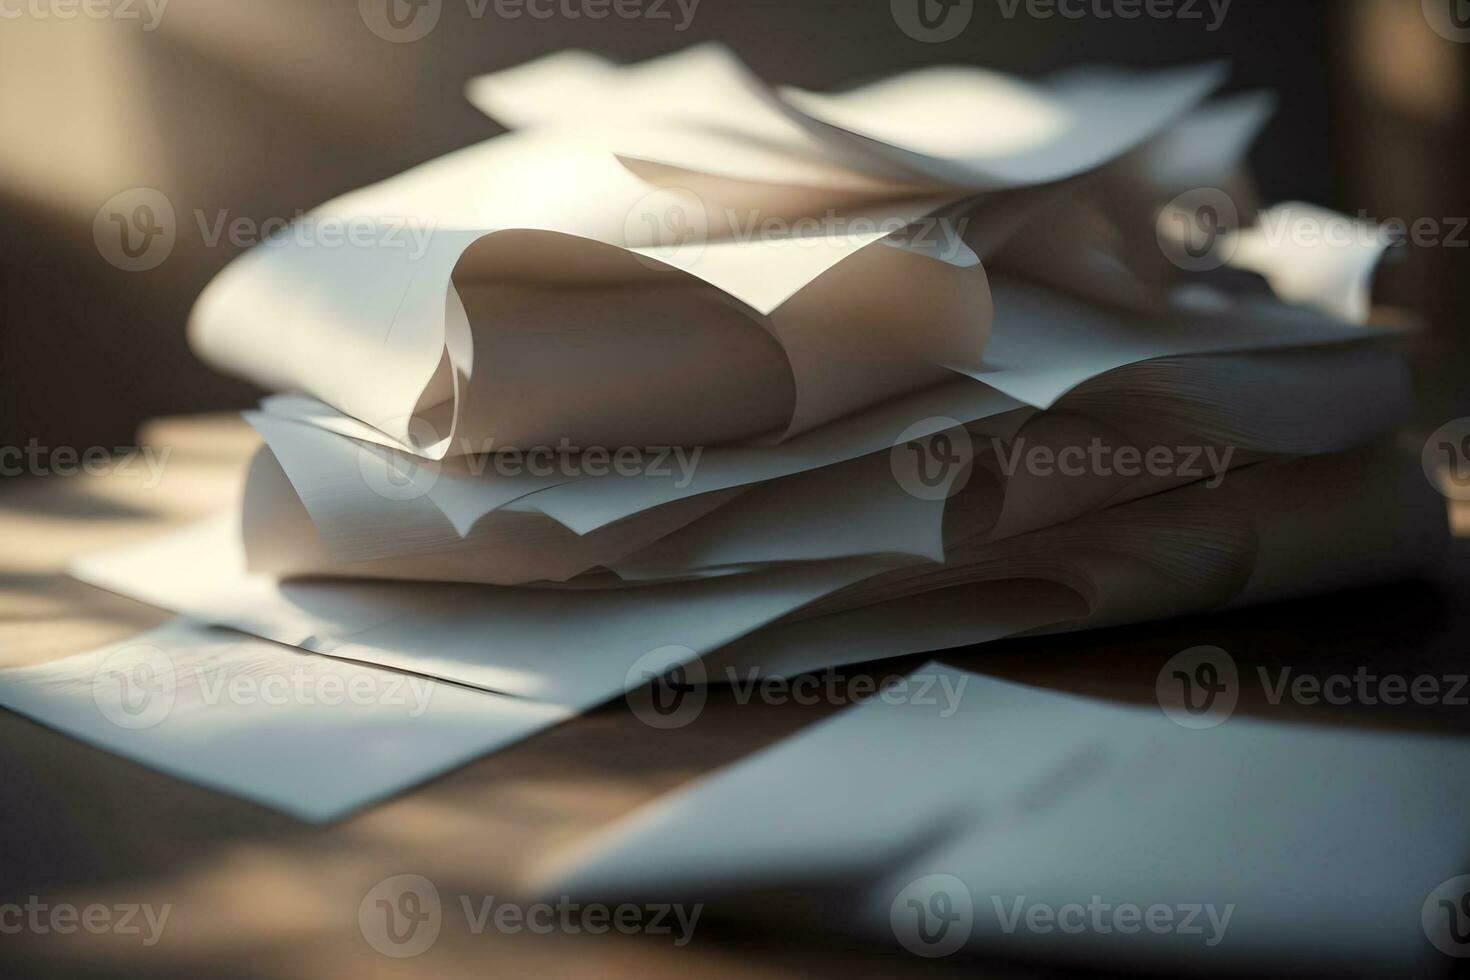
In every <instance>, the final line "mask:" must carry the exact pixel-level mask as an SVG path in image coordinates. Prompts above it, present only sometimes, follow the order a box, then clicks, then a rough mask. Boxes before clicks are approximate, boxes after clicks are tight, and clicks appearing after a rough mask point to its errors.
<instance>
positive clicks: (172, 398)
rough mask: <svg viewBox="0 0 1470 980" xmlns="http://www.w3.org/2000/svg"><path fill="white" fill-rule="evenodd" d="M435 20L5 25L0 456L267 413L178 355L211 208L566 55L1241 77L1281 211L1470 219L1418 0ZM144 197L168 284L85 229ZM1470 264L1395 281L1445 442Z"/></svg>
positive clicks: (431, 143)
mask: <svg viewBox="0 0 1470 980" xmlns="http://www.w3.org/2000/svg"><path fill="white" fill-rule="evenodd" d="M139 2H141V0H139ZM443 2H444V9H443V15H442V18H441V20H440V22H439V25H438V27H437V28H436V29H435V30H434V31H433V32H432V33H431V34H430V35H429V36H428V37H427V38H425V39H423V40H421V41H417V42H414V43H408V44H394V43H389V42H387V41H384V40H382V39H380V38H379V37H377V36H376V35H374V34H373V33H372V32H370V31H369V30H368V28H367V27H366V26H365V23H364V21H363V19H362V18H361V16H360V14H359V8H358V2H357V0H171V2H170V3H169V4H168V6H167V8H166V9H165V12H164V15H163V17H162V20H161V24H160V27H159V28H158V29H157V30H156V31H153V32H145V31H143V30H142V27H141V26H140V24H139V22H137V21H133V22H126V21H103V22H87V21H82V20H74V21H67V22H60V21H55V20H52V21H47V22H41V21H36V20H34V19H25V18H21V19H13V20H0V134H3V135H0V445H20V444H24V443H25V441H26V440H27V439H30V438H34V439H37V440H38V441H39V442H41V443H42V444H43V445H49V446H60V445H74V446H78V447H86V446H90V445H105V446H112V445H122V444H127V443H129V442H130V441H131V440H132V438H133V434H134V432H135V431H136V429H137V426H138V425H139V423H140V422H141V421H142V420H143V419H144V418H146V417H148V416H150V415H156V414H161V413H180V412H187V411H197V410H204V409H218V408H224V407H243V406H245V405H247V404H249V403H250V402H251V401H252V400H253V398H254V397H255V393H253V392H251V391H250V390H249V389H247V388H246V387H244V386H242V385H239V384H236V383H233V382H230V381H228V380H226V379H222V378H218V377H216V376H214V375H212V374H211V373H210V372H209V371H208V370H207V369H205V368H204V367H203V366H201V365H199V364H198V363H197V362H196V361H195V360H194V359H193V357H192V355H191V354H190V353H189V351H188V349H187V347H186V345H185V342H184V324H185V319H186V317H187V314H188V311H189V307H190V304H191V302H192V301H193V298H194V297H195V295H197V293H198V292H199V290H200V289H201V288H202V287H203V285H204V284H205V283H206V282H207V281H208V279H209V278H210V276H211V275H213V274H214V273H215V272H216V271H218V270H219V269H220V268H221V267H223V266H224V265H225V264H226V263H227V262H228V261H229V260H230V259H231V258H232V257H233V255H234V253H235V251H236V249H235V248H234V247H232V246H230V245H229V244H228V243H227V242H226V243H221V244H219V245H216V246H214V247H210V246H208V245H207V244H206V242H205V241H204V240H203V237H202V236H201V234H200V232H199V230H198V226H197V224H196V221H195V219H194V212H195V210H196V209H199V210H203V211H204V212H206V213H207V214H208V215H209V216H210V218H211V220H212V219H213V216H215V215H216V214H217V213H218V212H220V211H221V210H224V211H227V212H228V213H229V215H230V216H231V217H236V216H243V217H248V218H252V219H254V220H256V221H262V220H265V219H267V218H272V217H286V218H289V217H291V216H292V215H294V214H295V213H296V211H297V209H301V208H309V207H311V206H313V205H315V204H317V203H320V202H321V201H323V200H325V199H326V198H329V197H331V196H333V195H336V194H338V193H341V192H343V191H346V190H349V189H351V188H354V187H357V186H360V185H363V184H365V183H369V182H372V181H375V180H378V179H380V178H383V177H386V176H389V175H391V174H393V173H395V172H397V171H400V170H402V169H404V168H406V167H408V166H411V165H413V164H415V163H418V162H421V161H424V160H427V159H430V158H432V157H435V156H438V155H440V154H442V153H445V152H447V151H449V150H452V149H454V148H456V147H460V146H463V145H466V144H469V143H472V142H476V141H478V140H482V139H485V138H487V137H490V136H493V135H495V134H496V133H497V132H499V129H498V127H497V126H495V124H493V123H492V122H490V121H489V120H488V119H486V118H484V117H483V116H482V115H480V114H479V113H478V112H477V111H476V110H474V109H473V108H472V107H471V106H469V105H468V104H467V103H466V102H465V101H464V99H463V97H462V94H461V92H462V85H463V82H464V80H465V79H466V78H467V77H469V76H471V75H474V74H477V73H480V72H485V71H489V70H493V69H497V68H503V67H506V66H509V65H512V64H515V63H518V62H521V61H524V60H526V59H529V58H532V57H535V56H537V55H540V54H543V53H546V52H550V51H554V50H557V49H559V48H563V47H569V46H571V47H584V48H590V49H593V50H597V51H601V52H605V53H609V54H612V55H614V56H618V57H620V58H624V59H640V58H644V57H648V56H652V55H655V54H659V53H663V52H666V51H670V50H673V49H675V48H678V47H682V46H684V45H686V44H691V43H695V42H699V41H705V40H711V39H714V40H721V41H724V42H726V43H728V44H729V45H731V46H732V47H733V48H734V49H735V50H736V51H737V52H738V53H739V54H740V55H741V56H742V57H743V58H744V59H746V61H747V62H748V63H749V64H750V65H751V66H752V67H754V68H755V69H756V71H757V72H759V73H760V74H761V75H763V76H765V77H766V78H768V79H770V80H772V81H776V82H789V83H795V84H800V85H804V86H813V87H821V86H830V85H837V84H841V83H844V82H850V81H856V80H859V79H862V78H863V77H866V76H875V75H880V74H884V73H888V72H891V71H894V70H897V69H902V68H907V67H911V66H915V65H920V64H924V63H933V62H971V63H978V64H982V65H986V66H992V67H997V68H1001V69H1006V70H1011V71H1015V72H1018V73H1022V74H1026V75H1035V74H1040V73H1043V72H1046V71H1049V70H1052V69H1056V68H1061V67H1066V66H1070V65H1074V64H1077V63H1081V62H1115V63H1121V64H1126V65H1135V66H1150V65H1168V64H1177V63H1182V62H1188V61H1194V60H1200V59H1207V58H1220V57H1223V58H1227V59H1229V60H1230V61H1231V62H1232V63H1233V65H1234V76H1233V82H1232V85H1231V88H1232V89H1244V88H1262V87H1263V88H1270V89H1273V90H1275V91H1277V92H1278V93H1279V95H1280V99H1281V102H1280V111H1279V114H1278V116H1277V118H1276V120H1275V121H1274V123H1273V124H1272V125H1271V127H1270V128H1269V130H1268V131H1267V132H1266V134H1265V138H1264V139H1263V140H1262V142H1261V144H1260V145H1259V147H1258V148H1257V150H1256V152H1255V154H1254V157H1253V163H1254V165H1255V168H1256V172H1257V174H1258V176H1259V179H1260V184H1261V186H1262V189H1263V191H1264V196H1265V199H1266V200H1267V201H1275V200H1281V199H1288V198H1291V199H1302V200H1307V201H1311V202H1314V203H1319V204H1325V205H1329V206H1332V207H1335V208H1338V209H1339V210H1342V211H1345V212H1347V213H1350V214H1356V213H1358V212H1359V211H1360V210H1366V211H1367V213H1368V214H1369V215H1370V216H1372V217H1375V218H1381V219H1386V218H1395V217H1396V218H1404V219H1407V220H1410V221H1412V220H1413V219H1416V218H1421V217H1431V218H1435V219H1437V220H1442V221H1443V220H1446V219H1453V218H1454V217H1455V216H1461V215H1470V203H1467V201H1466V194H1467V192H1466V186H1467V183H1470V182H1467V181H1466V180H1465V178H1464V175H1465V174H1466V173H1467V169H1466V162H1467V161H1466V152H1465V141H1464V139H1463V138H1462V134H1463V133H1464V132H1465V131H1466V115H1467V111H1466V110H1467V101H1470V84H1467V79H1470V68H1467V63H1470V45H1466V44H1456V43H1453V42H1451V41H1448V40H1446V39H1444V38H1442V37H1440V36H1439V35H1437V34H1435V33H1433V32H1432V31H1431V30H1429V28H1428V25H1427V21H1426V20H1425V16H1424V13H1423V10H1422V9H1421V4H1420V0H1234V3H1233V4H1232V5H1231V7H1230V9H1229V13H1228V16H1227V17H1226V18H1225V22H1224V25H1223V27H1222V28H1221V29H1220V30H1218V31H1216V32H1213V33H1212V32H1210V31H1208V30H1207V28H1206V24H1207V23H1208V18H1207V19H1206V20H1205V21H1180V20H1150V19H1147V18H1144V19H1139V20H1133V21H1123V20H1117V19H1111V20H1110V19H1099V18H1097V17H1094V16H1088V17H1086V18H1084V19H1081V20H1076V21H1073V20H1066V19H1063V18H1060V17H1055V18H1052V19H1049V20H1038V19H1034V18H1031V17H1028V16H1027V14H1026V12H1025V10H1026V8H1025V7H1024V5H1023V6H1022V7H1021V12H1020V13H1019V14H1017V16H1015V17H1014V18H1011V19H1007V18H1005V17H1004V16H1003V15H1002V13H1001V11H1002V9H1003V8H1002V6H1001V5H1000V3H999V0H974V2H975V13H974V18H973V20H972V22H971V23H970V25H969V27H968V28H967V29H966V30H965V31H964V32H963V33H962V34H961V35H960V36H959V37H958V38H956V39H955V40H953V41H950V42H946V43H942V44H925V43H921V42H918V41H915V40H912V39H911V38H909V37H907V36H906V35H904V34H903V33H902V32H901V31H900V30H899V29H898V28H897V27H896V26H895V23H894V20H893V18H892V16H891V13H890V10H889V6H888V3H887V0H702V2H701V3H700V5H699V7H698V9H697V12H696V14H695V16H694V18H693V22H692V26H691V27H690V29H689V30H687V31H684V32H682V33H680V32H676V31H675V30H674V23H676V22H677V21H647V20H632V21H625V20H617V19H615V18H609V19H607V20H602V21H591V20H586V19H582V20H572V19H567V18H564V17H556V18H553V19H550V20H532V19H531V18H529V17H522V18H520V19H518V20H504V19H499V18H497V17H496V16H495V14H494V8H493V6H492V7H491V8H489V11H488V12H487V14H486V16H484V17H483V18H480V19H475V18H473V17H471V16H470V15H469V12H468V7H467V6H466V3H465V0H443ZM1444 2H1446V3H1450V2H1455V0H1444ZM1201 6H1202V8H1203V7H1204V4H1203V3H1202V4H1201ZM1205 9H1207V8H1205ZM137 186H146V187H153V188H157V189H159V190H161V191H163V192H164V193H165V194H166V195H168V197H169V198H170V199H171V200H172V202H173V203H174V205H175V208H176V211H177V213H178V228H179V237H178V242H177V244H176V246H175V248H174V251H173V253H172V254H171V255H170V257H169V259H168V260H167V261H166V262H165V263H164V264H163V265H162V266H161V267H159V268H157V269H155V270H152V271H149V272H141V273H127V272H122V271H120V270H118V269H115V268H113V267H112V266H111V265H109V264H108V263H107V262H106V261H104V260H103V258H102V257H101V255H100V254H99V253H98V251H97V249H96V247H95V246H94V244H93V241H92V222H93V218H94V217H95V216H96V214H97V211H98V209H99V208H100V207H101V205H102V204H103V203H104V202H105V201H106V200H107V199H108V198H110V197H112V196H113V195H114V194H116V193H118V192H120V191H123V190H126V189H128V188H132V187H137ZM1446 227H1448V225H1447V226H1446ZM1465 241H1470V233H1467V234H1466V236H1465V237H1464V238H1462V242H1465ZM1467 257H1470V249H1467V248H1465V247H1463V245H1462V247H1460V248H1445V247H1441V248H1436V249H1426V250H1418V251H1412V250H1411V251H1410V252H1409V253H1408V254H1406V255H1403V256H1402V257H1401V259H1400V261H1399V262H1398V263H1397V264H1396V265H1395V266H1394V267H1392V268H1389V269H1387V270H1386V271H1385V272H1384V273H1383V275H1381V276H1380V280H1379V289H1378V293H1377V298H1378V300H1379V301H1380V302H1382V303H1386V304H1391V305H1393V306H1396V307H1403V308H1405V309H1407V310H1409V311H1412V312H1413V313H1414V314H1416V315H1417V316H1419V317H1421V318H1422V319H1423V320H1424V321H1425V322H1426V323H1427V325H1428V329H1427V330H1426V331H1425V332H1424V333H1422V334H1421V335H1419V336H1418V338H1417V339H1416V340H1415V341H1414V345H1415V347H1416V354H1417V357H1416V361H1417V364H1418V365H1419V369H1420V372H1421V382H1422V388H1423V391H1424V398H1423V401H1422V404H1421V412H1420V418H1419V419H1418V420H1417V421H1418V425H1419V426H1420V427H1421V428H1423V429H1424V430H1425V431H1426V432H1427V431H1428V430H1430V429H1433V428H1435V427H1437V426H1438V425H1439V424H1440V423H1442V422H1443V421H1445V420H1447V419H1448V418H1452V417H1454V416H1455V415H1466V414H1470V392H1467V391H1465V390H1464V389H1465V386H1464V385H1462V384H1460V383H1459V378H1460V374H1461V368H1462V366H1463V365H1466V364H1470V358H1467V347H1470V342H1467V338H1466V333H1467V331H1466V329H1465V318H1466V311H1467V309H1470V301H1467V297H1470V288H1467V286H1470V280H1467V275H1466V274H1467V273H1470V263H1467V262H1466V258H1467ZM1350 395H1351V393H1345V396H1346V397H1350Z"/></svg>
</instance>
